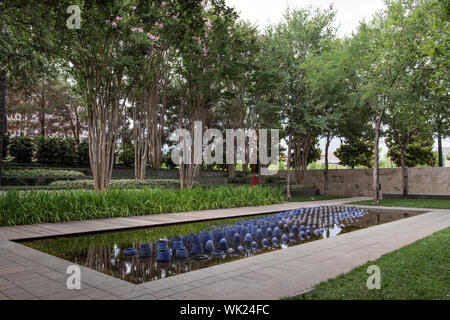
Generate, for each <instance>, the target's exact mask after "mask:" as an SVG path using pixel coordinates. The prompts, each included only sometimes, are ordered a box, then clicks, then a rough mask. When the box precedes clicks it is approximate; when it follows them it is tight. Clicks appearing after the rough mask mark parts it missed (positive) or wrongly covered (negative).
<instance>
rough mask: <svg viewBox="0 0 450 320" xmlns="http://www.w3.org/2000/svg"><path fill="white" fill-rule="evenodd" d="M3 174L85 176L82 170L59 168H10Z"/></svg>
mask: <svg viewBox="0 0 450 320" xmlns="http://www.w3.org/2000/svg"><path fill="white" fill-rule="evenodd" d="M2 174H3V175H4V176H6V177H59V178H76V177H84V173H83V172H80V171H75V170H57V169H14V170H12V169H8V170H4V171H3V172H2Z"/></svg>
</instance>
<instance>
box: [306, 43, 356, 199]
mask: <svg viewBox="0 0 450 320" xmlns="http://www.w3.org/2000/svg"><path fill="white" fill-rule="evenodd" d="M323 46H324V47H325V49H324V51H323V52H322V53H320V54H318V55H311V56H310V57H309V58H308V59H307V62H306V63H305V69H306V82H307V83H308V86H309V91H310V97H311V99H310V102H311V105H312V107H314V108H315V109H317V110H318V112H317V113H318V119H319V120H320V121H321V125H320V126H321V128H322V130H321V135H322V136H323V137H325V139H326V140H325V170H324V194H325V195H328V150H329V147H330V143H331V140H332V139H333V138H334V137H335V136H336V135H337V134H338V133H339V132H338V129H339V126H340V124H341V122H342V121H343V116H344V108H345V107H346V104H347V102H348V99H349V98H348V95H349V93H348V88H347V84H346V73H345V61H344V56H345V49H346V47H345V45H344V43H343V42H342V41H340V40H334V41H330V42H329V43H328V44H327V43H326V42H325V43H324V44H323Z"/></svg>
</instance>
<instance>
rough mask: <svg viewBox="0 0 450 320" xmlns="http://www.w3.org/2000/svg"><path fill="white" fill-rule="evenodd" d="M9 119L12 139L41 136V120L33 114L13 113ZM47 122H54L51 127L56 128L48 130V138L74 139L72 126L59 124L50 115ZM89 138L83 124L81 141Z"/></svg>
mask: <svg viewBox="0 0 450 320" xmlns="http://www.w3.org/2000/svg"><path fill="white" fill-rule="evenodd" d="M6 119H7V125H6V128H7V132H9V134H10V136H11V137H18V136H22V137H23V136H31V137H35V136H39V135H40V131H39V120H38V117H37V116H36V115H35V114H33V115H31V116H29V115H25V114H21V113H13V114H8V115H7V116H6ZM46 120H47V121H52V122H51V125H52V126H53V127H54V128H55V129H54V130H48V132H46V136H48V137H61V138H68V137H72V138H73V133H72V130H70V125H69V124H67V123H58V122H57V121H55V118H54V117H53V116H52V115H51V114H49V115H46ZM87 138H88V130H87V126H86V125H84V124H82V125H81V128H80V140H83V139H87Z"/></svg>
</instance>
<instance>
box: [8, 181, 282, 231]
mask: <svg viewBox="0 0 450 320" xmlns="http://www.w3.org/2000/svg"><path fill="white" fill-rule="evenodd" d="M283 201H284V196H283V194H282V192H281V191H280V190H279V189H278V188H269V187H250V186H240V187H225V186H224V187H214V188H193V189H189V190H188V189H159V188H142V189H116V188H112V189H109V190H108V191H105V192H95V191H90V190H64V191H27V192H18V191H9V192H5V193H3V194H1V195H0V213H1V214H0V226H13V225H21V224H35V223H51V222H64V221H73V220H89V219H102V218H113V217H128V216H141V215H149V214H159V213H170V212H182V211H197V210H208V209H222V208H235V207H245V206H257V205H269V204H276V203H282V202H283Z"/></svg>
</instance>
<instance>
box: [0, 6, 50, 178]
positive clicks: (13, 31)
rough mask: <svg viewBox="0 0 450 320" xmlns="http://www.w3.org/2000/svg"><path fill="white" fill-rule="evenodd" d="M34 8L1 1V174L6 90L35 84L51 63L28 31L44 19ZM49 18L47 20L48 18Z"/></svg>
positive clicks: (0, 168) (0, 167)
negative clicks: (47, 63) (45, 58)
mask: <svg viewBox="0 0 450 320" xmlns="http://www.w3.org/2000/svg"><path fill="white" fill-rule="evenodd" d="M34 9H35V8H33V7H27V6H23V7H22V6H21V5H20V3H15V4H14V5H12V2H11V1H9V2H6V1H3V2H1V3H0V177H1V170H2V155H3V135H4V134H5V132H6V91H7V87H8V89H17V90H18V89H21V88H23V87H24V85H30V84H33V83H35V79H36V77H37V76H38V75H41V74H42V73H43V72H44V71H45V70H47V68H46V67H47V66H46V65H45V64H44V59H43V56H42V55H41V54H40V52H39V51H40V50H39V49H41V47H40V46H39V45H38V44H37V43H35V40H36V38H34V37H32V36H30V34H29V33H28V32H27V31H28V30H29V26H30V24H31V23H32V22H31V20H32V21H33V22H34V23H39V22H40V21H42V20H43V19H44V17H43V16H42V15H40V14H39V13H37V12H34ZM44 21H45V20H44Z"/></svg>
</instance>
